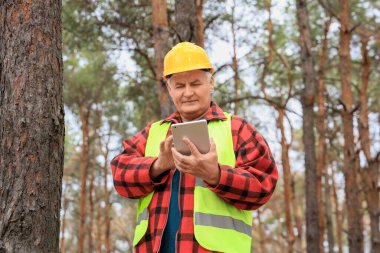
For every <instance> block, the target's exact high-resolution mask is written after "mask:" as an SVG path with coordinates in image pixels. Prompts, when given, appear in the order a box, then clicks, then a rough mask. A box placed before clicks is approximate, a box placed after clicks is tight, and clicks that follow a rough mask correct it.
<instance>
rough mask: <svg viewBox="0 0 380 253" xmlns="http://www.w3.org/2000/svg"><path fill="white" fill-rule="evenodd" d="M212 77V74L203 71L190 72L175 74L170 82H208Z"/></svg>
mask: <svg viewBox="0 0 380 253" xmlns="http://www.w3.org/2000/svg"><path fill="white" fill-rule="evenodd" d="M210 77H211V73H210V72H207V71H203V70H190V71H186V72H180V73H176V74H173V75H172V76H171V77H170V78H169V79H168V81H170V82H181V83H185V82H193V81H196V80H199V81H208V79H209V78H210Z"/></svg>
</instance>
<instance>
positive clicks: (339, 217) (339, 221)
mask: <svg viewBox="0 0 380 253" xmlns="http://www.w3.org/2000/svg"><path fill="white" fill-rule="evenodd" d="M331 186H332V191H333V192H332V194H333V200H334V204H335V223H336V237H337V240H338V253H343V238H342V232H343V222H344V219H343V214H342V208H340V207H339V201H338V194H337V192H336V185H335V175H334V168H333V167H331Z"/></svg>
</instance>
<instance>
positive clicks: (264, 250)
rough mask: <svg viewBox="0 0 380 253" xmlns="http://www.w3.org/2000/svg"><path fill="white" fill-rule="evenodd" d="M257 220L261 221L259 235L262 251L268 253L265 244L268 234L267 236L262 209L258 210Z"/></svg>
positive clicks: (261, 252)
mask: <svg viewBox="0 0 380 253" xmlns="http://www.w3.org/2000/svg"><path fill="white" fill-rule="evenodd" d="M257 221H258V222H259V227H258V229H259V235H260V238H259V240H260V253H267V249H266V246H265V244H266V243H265V242H266V236H265V229H264V226H263V223H262V221H261V211H260V209H258V210H257Z"/></svg>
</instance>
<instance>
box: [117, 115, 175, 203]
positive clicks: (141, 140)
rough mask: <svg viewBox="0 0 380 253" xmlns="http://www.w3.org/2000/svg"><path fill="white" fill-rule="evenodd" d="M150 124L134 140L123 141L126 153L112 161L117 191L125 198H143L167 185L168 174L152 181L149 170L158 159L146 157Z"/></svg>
mask: <svg viewBox="0 0 380 253" xmlns="http://www.w3.org/2000/svg"><path fill="white" fill-rule="evenodd" d="M152 124H153V122H150V123H149V124H148V125H147V126H146V127H145V128H144V129H143V130H141V131H140V132H139V133H138V134H136V135H135V136H134V137H133V138H131V139H127V140H124V141H123V146H124V151H123V152H122V153H121V154H119V155H117V156H116V157H115V158H113V159H112V161H111V169H112V176H113V182H114V186H115V189H116V191H117V192H118V193H119V194H120V195H121V196H123V197H127V198H141V197H144V196H146V195H148V194H149V193H151V192H152V191H153V190H154V187H155V186H157V185H161V184H163V183H165V181H166V180H167V178H168V174H165V175H163V176H162V177H159V181H154V182H153V181H152V179H151V177H150V175H149V170H150V167H151V166H152V164H153V162H154V161H155V160H156V159H157V158H156V157H144V153H145V145H146V141H147V138H148V134H149V129H150V127H151V125H152Z"/></svg>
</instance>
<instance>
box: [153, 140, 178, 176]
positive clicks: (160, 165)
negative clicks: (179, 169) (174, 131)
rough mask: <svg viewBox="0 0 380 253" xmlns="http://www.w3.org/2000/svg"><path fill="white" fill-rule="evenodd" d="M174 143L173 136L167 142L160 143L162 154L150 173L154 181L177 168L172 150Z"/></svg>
mask: <svg viewBox="0 0 380 253" xmlns="http://www.w3.org/2000/svg"><path fill="white" fill-rule="evenodd" d="M172 143H173V136H169V137H168V138H167V139H166V140H165V141H162V142H161V143H160V154H159V155H158V158H157V160H156V161H155V162H154V163H153V165H152V167H151V168H150V171H149V173H150V177H151V178H152V179H153V180H154V179H155V178H156V177H158V176H159V175H160V174H162V173H163V172H165V171H167V170H169V169H174V168H175V166H174V160H173V155H172V149H171V148H172Z"/></svg>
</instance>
